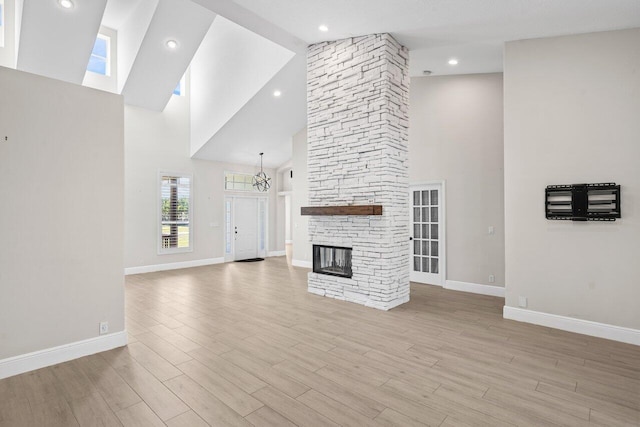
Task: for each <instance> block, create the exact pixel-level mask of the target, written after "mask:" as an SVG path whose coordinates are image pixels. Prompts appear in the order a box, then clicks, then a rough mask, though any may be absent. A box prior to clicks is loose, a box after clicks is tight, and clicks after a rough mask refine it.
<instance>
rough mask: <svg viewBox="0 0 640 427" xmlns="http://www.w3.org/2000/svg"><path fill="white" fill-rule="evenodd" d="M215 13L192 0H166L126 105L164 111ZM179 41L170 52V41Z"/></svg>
mask: <svg viewBox="0 0 640 427" xmlns="http://www.w3.org/2000/svg"><path fill="white" fill-rule="evenodd" d="M214 18H215V14H214V13H213V12H212V11H210V10H209V9H206V8H203V7H202V6H199V5H197V4H195V3H193V2H191V1H189V0H162V1H160V2H159V3H158V6H157V8H156V9H155V13H154V14H153V19H152V20H151V24H150V25H149V28H148V29H147V32H146V34H145V35H144V39H143V40H142V44H141V46H140V49H139V50H138V53H137V56H136V57H135V60H134V62H133V66H132V67H131V71H130V72H129V75H128V78H127V81H126V83H125V85H124V89H123V90H122V95H124V99H125V102H126V103H127V104H130V105H135V106H138V107H142V108H147V109H150V110H154V111H162V110H163V109H164V107H165V106H166V105H167V102H169V99H170V98H171V94H172V93H173V89H174V88H175V86H176V84H178V82H179V81H180V79H181V78H182V76H183V75H184V73H185V71H186V70H187V67H188V66H189V62H190V61H191V59H192V58H193V55H194V54H195V52H196V50H198V47H199V46H200V43H201V42H202V39H203V38H204V36H205V34H206V33H207V31H208V29H209V27H210V26H211V23H212V22H213V20H214ZM169 40H175V41H177V42H178V46H177V48H176V49H173V50H171V49H169V48H168V47H167V44H166V43H167V41H169Z"/></svg>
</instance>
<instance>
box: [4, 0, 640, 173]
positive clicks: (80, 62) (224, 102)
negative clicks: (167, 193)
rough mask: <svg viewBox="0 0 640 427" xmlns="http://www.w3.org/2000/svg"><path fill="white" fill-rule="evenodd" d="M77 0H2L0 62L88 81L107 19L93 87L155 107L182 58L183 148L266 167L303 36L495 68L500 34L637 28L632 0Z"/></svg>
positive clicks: (286, 117) (472, 69) (425, 65)
mask: <svg viewBox="0 0 640 427" xmlns="http://www.w3.org/2000/svg"><path fill="white" fill-rule="evenodd" d="M72 1H73V3H74V7H73V8H71V9H65V8H63V7H61V6H60V4H59V1H58V0H5V12H6V13H5V21H7V19H8V20H9V22H8V23H6V24H7V25H6V28H7V29H9V27H10V26H11V25H12V24H13V30H14V31H13V34H5V40H4V42H5V46H4V48H2V47H0V65H5V66H11V67H16V68H18V69H21V70H24V71H28V72H32V73H36V74H40V75H43V76H48V77H52V78H56V79H60V80H65V81H68V82H71V83H75V84H82V83H83V82H84V83H85V84H89V83H90V82H88V79H87V78H86V77H87V76H85V74H86V67H87V63H88V60H89V57H90V55H91V51H92V48H93V44H94V41H95V39H96V35H97V33H98V31H99V30H100V28H101V27H102V28H103V29H104V27H107V28H109V29H112V30H115V32H116V33H114V34H117V36H116V37H117V61H114V66H115V68H116V69H117V73H115V74H116V75H117V81H114V82H113V85H112V86H109V87H101V88H102V89H106V90H111V91H112V92H115V93H121V94H122V95H123V96H124V98H125V102H126V103H127V104H129V105H134V106H138V107H142V108H147V109H151V110H156V111H162V110H163V109H164V107H165V106H166V104H167V102H168V101H169V99H170V98H171V95H172V92H173V89H174V87H175V86H176V84H177V83H178V82H179V81H180V79H181V77H182V76H183V75H184V74H185V71H186V70H187V69H190V93H191V95H190V106H191V107H190V112H191V123H190V126H191V141H190V142H191V155H192V156H193V157H195V158H201V159H211V160H220V161H226V162H234V163H249V164H253V163H255V157H256V154H257V153H258V152H265V153H267V154H266V155H265V159H264V160H265V166H267V167H275V166H278V165H280V164H282V163H284V162H286V161H287V160H288V159H289V158H290V156H291V143H290V138H291V136H292V135H293V134H294V133H296V132H297V131H299V130H300V129H301V128H302V127H304V125H305V123H306V89H305V82H306V75H305V74H306V60H305V53H306V47H307V45H308V44H312V43H316V42H319V41H324V40H336V39H341V38H345V37H352V36H356V35H363V34H371V33H381V32H389V33H391V34H392V35H393V36H394V37H395V38H396V39H397V40H398V41H399V42H401V43H402V44H404V45H405V46H407V47H408V48H409V49H410V54H411V60H410V64H411V65H410V74H411V75H412V76H419V75H422V74H423V71H424V70H429V71H431V72H432V74H433V75H444V74H466V73H478V72H499V71H502V47H503V44H504V42H505V41H509V40H519V39H526V38H536V37H548V36H556V35H564V34H576V33H585V32H593V31H606V30H614V29H622V28H632V27H640V2H639V1H637V0H563V1H549V0H492V1H491V2H481V1H477V0H393V1H389V0H347V1H345V0H314V1H300V0H72ZM11 14H13V15H14V16H13V19H11V16H9V15H11ZM320 25H326V26H327V28H328V31H324V32H323V31H320V30H319V28H318V27H319V26H320ZM168 40H175V41H177V47H176V48H175V49H167V45H166V42H167V41H168ZM451 58H456V59H458V65H455V66H452V65H449V64H448V60H449V59H451ZM275 91H278V92H280V94H281V95H280V96H279V97H274V92H275Z"/></svg>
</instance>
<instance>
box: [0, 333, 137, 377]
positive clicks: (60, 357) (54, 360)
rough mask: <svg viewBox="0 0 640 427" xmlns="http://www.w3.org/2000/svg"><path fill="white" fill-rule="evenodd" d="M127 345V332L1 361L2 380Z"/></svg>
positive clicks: (0, 372) (0, 373)
mask: <svg viewBox="0 0 640 427" xmlns="http://www.w3.org/2000/svg"><path fill="white" fill-rule="evenodd" d="M125 345H127V332H126V331H122V332H116V333H113V334H109V335H102V336H99V337H95V338H89V339H86V340H83V341H76V342H73V343H70V344H64V345H61V346H58V347H53V348H47V349H44V350H38V351H34V352H33V353H27V354H21V355H19V356H14V357H9V358H8V359H3V360H0V380H1V379H3V378H8V377H12V376H14V375H19V374H22V373H25V372H29V371H33V370H36V369H40V368H45V367H47V366H51V365H55V364H58V363H62V362H67V361H69V360H73V359H77V358H79V357H84V356H89V355H90V354H95V353H100V352H102V351H107V350H111V349H113V348H116V347H122V346H125Z"/></svg>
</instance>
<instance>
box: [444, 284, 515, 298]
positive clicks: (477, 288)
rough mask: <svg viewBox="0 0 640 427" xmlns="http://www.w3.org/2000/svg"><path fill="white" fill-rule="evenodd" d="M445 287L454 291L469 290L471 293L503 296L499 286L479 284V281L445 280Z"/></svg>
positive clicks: (502, 290)
mask: <svg viewBox="0 0 640 427" xmlns="http://www.w3.org/2000/svg"><path fill="white" fill-rule="evenodd" d="M444 288H445V289H451V290H454V291H462V292H471V293H472V294H481V295H491V296H493V297H502V298H504V288H503V287H501V286H491V285H481V284H479V283H469V282H458V281H457V280H446V281H445V283H444Z"/></svg>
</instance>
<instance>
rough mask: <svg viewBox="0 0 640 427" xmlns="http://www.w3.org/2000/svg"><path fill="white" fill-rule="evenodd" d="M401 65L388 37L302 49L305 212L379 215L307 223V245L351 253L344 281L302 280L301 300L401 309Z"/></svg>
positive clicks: (404, 164)
mask: <svg viewBox="0 0 640 427" xmlns="http://www.w3.org/2000/svg"><path fill="white" fill-rule="evenodd" d="M408 61H409V53H408V50H407V49H406V48H405V47H403V46H401V45H400V44H398V42H397V41H396V40H394V38H393V37H392V36H391V35H389V34H374V35H368V36H362V37H354V38H349V39H344V40H338V41H333V42H323V43H318V44H315V45H312V46H310V47H309V50H308V56H307V103H308V107H307V108H308V111H307V114H308V144H309V145H308V174H309V175H308V176H309V178H308V179H309V205H310V206H344V205H366V204H376V205H382V215H381V216H311V217H310V219H309V236H310V240H311V243H312V244H315V245H327V246H339V247H348V248H352V272H353V275H352V277H351V278H345V277H336V276H331V275H325V274H318V273H313V272H312V273H309V292H312V293H315V294H319V295H324V296H328V297H332V298H337V299H342V300H346V301H351V302H357V303H359V304H364V305H366V306H370V307H375V308H379V309H383V310H388V309H390V308H393V307H395V306H397V305H399V304H402V303H404V302H407V301H409V174H408V159H407V154H408V128H409V117H408V107H409V105H408V104H409V73H408Z"/></svg>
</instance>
